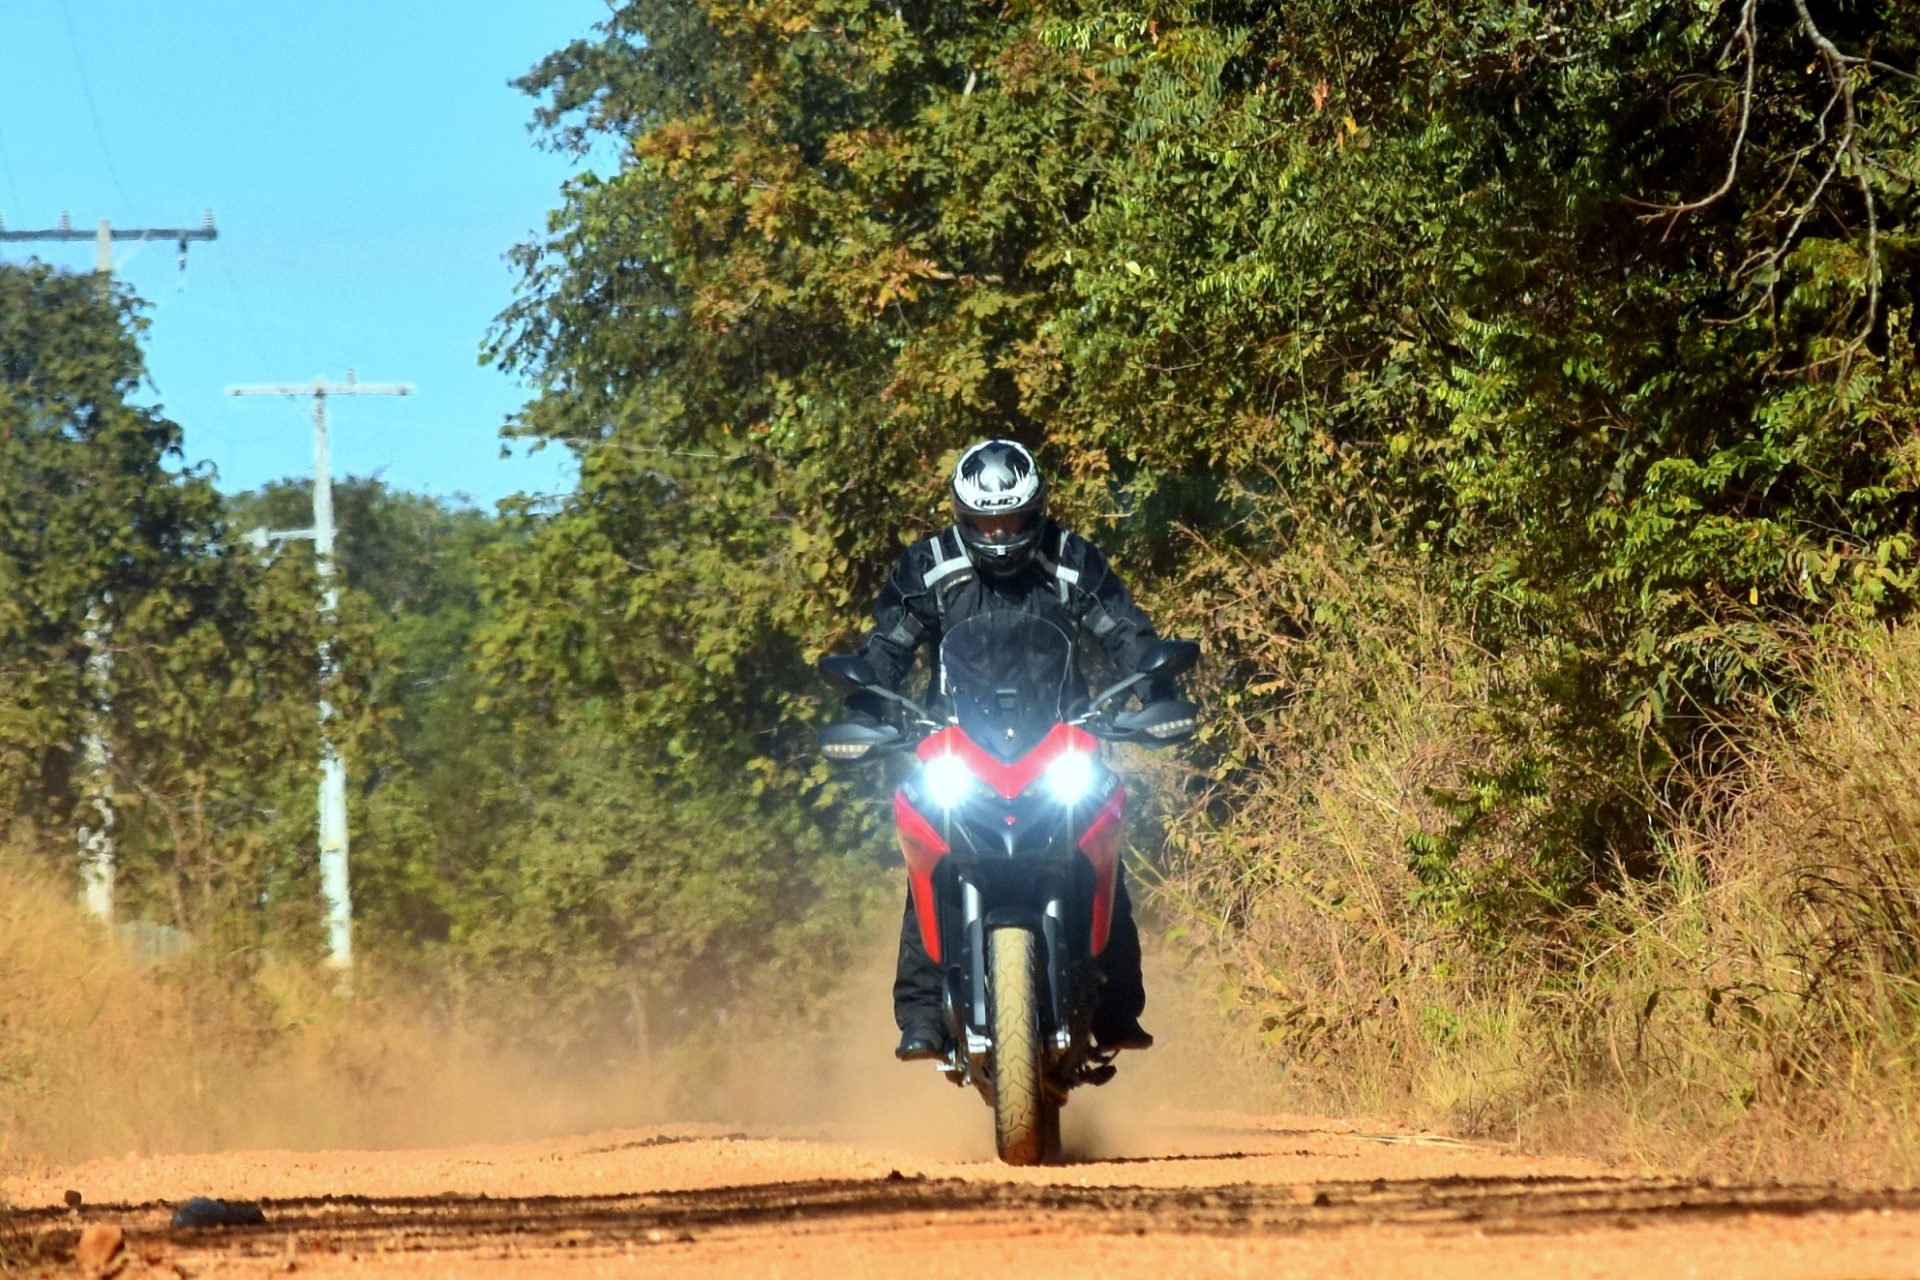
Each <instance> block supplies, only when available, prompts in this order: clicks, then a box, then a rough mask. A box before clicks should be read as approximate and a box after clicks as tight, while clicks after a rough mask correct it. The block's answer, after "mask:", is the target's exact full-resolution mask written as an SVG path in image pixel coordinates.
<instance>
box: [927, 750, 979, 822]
mask: <svg viewBox="0 0 1920 1280" xmlns="http://www.w3.org/2000/svg"><path fill="white" fill-rule="evenodd" d="M973 781H974V780H973V770H971V769H969V768H967V765H966V762H965V761H964V760H962V759H961V758H960V757H959V756H935V757H934V758H933V759H931V760H929V761H927V763H926V765H925V766H924V767H922V768H921V770H920V787H921V790H923V791H925V792H926V793H927V799H929V800H931V801H933V802H934V803H935V804H937V805H939V806H940V807H941V808H942V809H951V808H953V806H955V805H957V804H959V803H960V802H961V801H962V800H965V799H966V798H967V793H968V792H970V791H972V790H973Z"/></svg>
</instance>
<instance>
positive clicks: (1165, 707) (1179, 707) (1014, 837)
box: [820, 612, 1200, 1165]
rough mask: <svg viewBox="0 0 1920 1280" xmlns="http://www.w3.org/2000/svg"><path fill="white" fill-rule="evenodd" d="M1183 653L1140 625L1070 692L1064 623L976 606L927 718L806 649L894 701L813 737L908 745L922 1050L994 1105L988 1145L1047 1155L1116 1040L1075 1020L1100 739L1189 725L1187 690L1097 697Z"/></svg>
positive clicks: (1088, 926) (959, 633) (909, 849)
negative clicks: (1166, 695) (939, 1018)
mask: <svg viewBox="0 0 1920 1280" xmlns="http://www.w3.org/2000/svg"><path fill="white" fill-rule="evenodd" d="M1199 653H1200V649H1199V646H1198V645H1196V644H1194V643H1193V642H1191V641H1184V640H1157V641H1154V642H1153V643H1152V644H1151V645H1150V646H1149V647H1148V649H1147V650H1146V652H1145V654H1144V656H1143V657H1142V659H1141V662H1140V665H1139V669H1138V670H1137V671H1135V672H1134V673H1132V674H1131V675H1128V676H1127V677H1126V678H1125V679H1122V680H1121V681H1119V682H1118V683H1116V684H1114V685H1113V686H1111V687H1110V688H1108V689H1105V690H1103V691H1102V692H1101V693H1099V694H1098V695H1097V696H1095V697H1093V698H1092V699H1081V700H1079V703H1078V705H1073V706H1069V705H1067V703H1068V699H1069V697H1070V696H1071V691H1072V690H1073V689H1074V688H1075V687H1076V685H1078V678H1077V675H1076V672H1075V667H1074V661H1073V644H1072V641H1070V640H1069V639H1068V637H1067V635H1066V633H1065V632H1063V631H1062V630H1061V629H1060V628H1059V627H1058V626H1055V625H1054V624H1053V623H1051V622H1049V621H1047V620H1045V619H1043V618H1038V617H1034V616H1032V615H1029V614H1020V613H1011V612H1001V613H987V614H982V615H979V616H977V617H974V618H970V619H968V620H967V621H965V622H963V623H961V624H960V625H959V626H957V627H955V628H954V629H953V630H952V631H950V632H949V633H947V635H946V637H945V638H944V640H943V641H942V643H941V646H940V653H939V664H938V685H937V688H938V692H939V695H940V698H941V701H942V703H943V704H944V706H945V707H946V708H947V709H948V710H947V713H946V714H945V715H940V716H936V715H934V714H932V713H930V712H928V711H927V710H926V709H925V708H923V707H921V706H920V705H919V704H918V703H916V702H914V701H913V700H911V699H909V698H907V697H906V696H904V695H902V694H899V693H896V692H894V691H893V690H891V689H887V688H885V687H884V686H882V685H881V684H880V682H879V680H878V677H877V675H876V674H875V672H874V670H873V668H872V666H871V664H869V663H868V662H867V661H866V660H865V659H863V658H860V657H858V656H855V655H850V654H835V655H830V656H828V657H826V658H823V659H821V662H820V669H821V671H822V673H823V674H824V675H826V676H827V677H828V678H829V679H831V680H833V681H835V682H836V683H838V684H841V685H843V686H850V687H853V688H858V689H867V690H871V691H872V692H874V693H876V694H878V695H880V696H881V697H883V698H887V699H889V700H891V701H893V702H895V703H898V704H900V705H901V707H902V709H903V710H904V712H905V719H906V723H907V728H906V730H905V731H902V730H901V729H900V728H898V727H896V726H893V725H873V724H862V723H856V722H843V723H840V724H835V725H829V726H828V727H827V728H825V729H824V730H822V731H821V734H820V743H821V750H822V752H823V754H825V755H826V756H827V758H828V759H829V760H834V761H856V760H866V759H871V758H877V757H880V756H885V755H889V754H893V753H898V752H905V751H907V750H912V751H913V752H914V754H915V755H916V756H917V757H918V760H919V767H918V768H917V769H915V770H914V771H913V772H912V773H911V774H910V775H909V776H908V777H907V779H906V781H905V782H904V783H902V785H901V786H900V788H899V789H898V790H897V791H896V792H895V794H894V797H893V813H894V820H895V825H896V828H897V830H898V835H899V842H900V851H901V854H902V856H903V857H904V858H905V860H906V864H907V876H908V881H909V884H910V886H911V893H912V900H913V911H914V917H915V920H916V923H917V925H918V927H919V930H920V937H921V941H922V942H923V943H925V945H926V948H927V954H928V955H929V956H930V957H931V958H932V959H933V961H934V963H935V964H937V965H940V966H941V968H942V971H943V973H944V975H945V1009H944V1015H945V1021H946V1028H947V1036H948V1043H949V1044H950V1045H951V1046H952V1047H951V1049H950V1051H949V1053H948V1056H947V1057H946V1059H945V1060H944V1061H942V1062H940V1063H938V1064H937V1065H938V1066H939V1068H940V1070H941V1071H942V1072H944V1073H945V1074H946V1076H947V1078H948V1079H949V1080H951V1081H953V1082H954V1083H955V1084H956V1085H959V1086H961V1087H962V1088H964V1087H966V1086H968V1085H972V1086H973V1087H974V1088H976V1089H978V1090H979V1092H980V1095H981V1097H982V1098H984V1099H985V1101H986V1102H987V1105H988V1106H990V1107H992V1108H993V1121H994V1124H993V1129H994V1146H995V1149H996V1151H997V1152H998V1154H999V1157H1000V1159H1001V1160H1003V1161H1005V1162H1006V1163H1008V1164H1015V1165H1028V1164H1039V1163H1046V1162H1050V1161H1055V1160H1057V1159H1059V1156H1060V1108H1061V1107H1062V1106H1063V1105H1065V1103H1066V1100H1067V1095H1068V1093H1069V1092H1071V1091H1072V1090H1073V1089H1075V1088H1076V1087H1078V1086H1080V1085H1101V1084H1105V1083H1107V1081H1109V1080H1111V1079H1113V1077H1114V1074H1115V1066H1114V1059H1115V1057H1116V1053H1115V1052H1114V1051H1111V1050H1102V1049H1100V1048H1099V1047H1097V1046H1096V1045H1095V1044H1094V1041H1093V1036H1092V1023H1093V1014H1094V1007H1095V1002H1096V1000H1097V998H1098V994H1099V985H1100V982H1101V980H1102V979H1101V975H1100V972H1099V969H1098V967H1097V965H1096V964H1095V960H1096V958H1097V957H1098V956H1099V955H1100V954H1101V952H1102V951H1104V950H1105V948H1106V945H1107V936H1108V932H1109V927H1110V925H1111V922H1112V914H1113V902H1114V893H1115V886H1116V884H1117V882H1118V876H1119V867H1120V852H1121V846H1122V840H1123V835H1124V824H1125V818H1126V787H1125V785H1124V784H1123V783H1122V782H1121V781H1120V779H1119V778H1118V777H1117V776H1116V775H1115V774H1114V773H1113V771H1112V770H1111V769H1109V768H1108V767H1107V765H1106V763H1105V762H1104V761H1103V760H1102V759H1101V755H1100V743H1101V742H1102V741H1108V742H1139V743H1147V744H1154V745H1164V744H1169V743H1173V742H1177V741H1180V740H1182V739H1184V738H1187V737H1191V736H1192V733H1193V729H1194V721H1195V716H1196V714H1197V709H1196V708H1195V707H1194V706H1193V704H1191V703H1188V702H1180V701H1173V700H1162V701H1158V702H1152V703H1149V704H1147V705H1145V706H1143V707H1140V708H1138V709H1135V710H1131V711H1115V710H1110V705H1111V704H1113V703H1114V702H1115V700H1116V699H1118V698H1120V697H1121V696H1123V695H1125V694H1127V693H1129V692H1132V691H1133V690H1134V689H1135V688H1137V687H1138V686H1140V685H1142V684H1143V683H1145V682H1147V681H1149V680H1161V681H1164V680H1170V679H1172V678H1173V677H1176V676H1178V675H1181V674H1183V673H1184V672H1186V671H1187V670H1189V669H1190V668H1192V666H1193V665H1194V663H1195V662H1196V661H1197V660H1198V658H1199ZM1078 687H1080V688H1084V685H1079V686H1078Z"/></svg>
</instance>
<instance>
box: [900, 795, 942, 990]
mask: <svg viewBox="0 0 1920 1280" xmlns="http://www.w3.org/2000/svg"><path fill="white" fill-rule="evenodd" d="M893 821H894V830H895V831H897V832H899V835H900V856H901V857H902V858H904V859H905V860H906V863H907V884H908V885H909V886H910V890H911V892H912V894H913V915H914V919H915V920H917V921H918V922H919V924H920V939H921V941H923V942H924V943H926V945H927V955H928V956H929V957H930V958H931V959H932V960H933V962H934V963H935V964H941V963H944V960H943V958H942V956H941V954H940V916H939V911H938V908H937V907H936V905H935V900H934V893H933V871H934V868H935V867H937V866H939V865H940V859H942V858H944V857H946V856H947V842H946V840H945V839H943V838H942V837H941V835H940V833H939V832H938V831H936V830H934V829H933V824H931V823H929V822H928V821H927V820H926V819H925V818H923V817H921V816H920V811H919V810H918V809H916V808H914V807H913V804H912V802H911V801H909V800H908V799H907V796H906V792H905V791H896V792H894V793H893Z"/></svg>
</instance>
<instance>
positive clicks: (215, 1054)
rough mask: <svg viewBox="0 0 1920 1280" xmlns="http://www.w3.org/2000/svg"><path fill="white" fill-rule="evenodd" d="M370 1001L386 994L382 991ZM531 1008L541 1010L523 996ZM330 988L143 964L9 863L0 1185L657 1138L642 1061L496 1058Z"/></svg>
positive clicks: (476, 1044) (391, 1004) (432, 1024)
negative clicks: (137, 1159)
mask: <svg viewBox="0 0 1920 1280" xmlns="http://www.w3.org/2000/svg"><path fill="white" fill-rule="evenodd" d="M374 985H377V984H374ZM525 998H527V999H532V998H533V997H532V996H531V995H530V994H529V995H527V996H526V997H525ZM425 1004H426V1001H424V1000H419V1001H414V1000H409V999H408V998H407V996H406V994H405V993H388V994H386V995H384V996H373V997H368V996H363V997H362V998H360V999H356V1000H344V999H341V998H339V997H337V996H335V995H334V994H333V992H332V989H331V986H330V984H329V983H328V982H327V981H326V980H325V979H324V977H323V975H321V974H319V973H316V972H313V971H310V970H303V969H301V968H299V967H297V966H291V965H268V966H267V967H265V968H264V969H261V970H259V971H257V972H254V973H251V974H248V975H244V976H238V977H236V975H234V974H232V973H224V972H217V971H216V970H215V967H214V965H213V964H212V962H211V958H210V957H207V956H205V955H200V954H196V953H193V952H188V953H186V954H183V955H182V956H179V957H174V958H172V959H170V960H168V961H166V962H164V963H161V964H158V965H152V964H145V963H142V962H141V961H140V960H139V959H137V958H136V957H135V956H134V955H133V954H132V953H131V952H130V951H128V950H126V949H124V948H122V947H120V946H118V945H117V944H115V943H114V942H112V941H110V940H109V939H108V938H107V937H106V936H105V934H104V931H103V930H102V929H101V928H100V927H99V926H98V925H97V924H95V923H94V922H92V921H90V920H87V919H85V918H84V917H83V916H82V915H81V914H80V912H79V911H78V910H77V909H76V907H75V906H74V905H73V903H72V895H71V893H70V892H69V891H68V890H67V888H66V887H65V886H64V885H63V884H59V883H56V882H55V881H54V880H53V879H52V878H50V877H48V876H46V875H44V874H39V873H37V872H35V871H34V870H32V869H30V868H28V867H26V866H23V865H22V863H21V861H20V860H19V859H17V858H16V859H10V858H7V857H5V856H0V1172H7V1171H14V1172H19V1171H23V1170H31V1169H34V1168H43V1167H46V1166H48V1165H51V1164H60V1163H65V1162H68V1161H73V1160H78V1159H83V1158H87V1157H91V1156H95V1155H103V1154H121V1153H126V1152H150V1151H176V1152H177V1151H203V1150H217V1149H223V1148H230V1147H259V1146H280V1147H298V1148H315V1147H325V1146H360V1145H380V1146H391V1145H404V1144H410V1143H429V1142H446V1141H461V1140H480V1139H490V1138H515V1137H525V1136H535V1135H538V1134H543V1133H549V1132H564V1131H571V1130H574V1129H577V1128H579V1127H581V1126H582V1125H587V1124H613V1123H622V1122H632V1121H636V1120H639V1119H642V1118H646V1117H648V1116H650V1115H651V1114H653V1112H654V1111H656V1110H657V1109H658V1102H657V1097H658V1094H659V1089H658V1088H657V1087H656V1082H655V1081H653V1080H652V1079H650V1078H648V1077H647V1075H646V1074H645V1073H644V1072H643V1071H642V1070H641V1069H640V1067H639V1066H638V1065H637V1064H634V1063H632V1062H631V1060H630V1055H624V1054H623V1055H616V1056H612V1057H600V1058H596V1057H594V1056H593V1055H592V1054H590V1053H587V1052H574V1053H571V1054H565V1055H563V1054H560V1053H558V1052H549V1051H548V1050H547V1049H546V1048H545V1047H544V1046H543V1045H541V1044H539V1043H528V1042H514V1043H508V1042H505V1041H503V1040H502V1039H501V1038H500V1037H498V1035H497V1034H495V1033H494V1032H493V1030H492V1029H491V1025H490V1024H488V1023H487V1022H485V1021H483V1020H479V1019H476V1020H475V1022H474V1024H473V1025H471V1026H469V1025H450V1024H449V1023H447V1022H446V1021H444V1020H441V1019H435V1018H428V1017H424V1016H421V1015H420V1013H419V1012H418V1010H419V1008H420V1007H423V1006H424V1005H425Z"/></svg>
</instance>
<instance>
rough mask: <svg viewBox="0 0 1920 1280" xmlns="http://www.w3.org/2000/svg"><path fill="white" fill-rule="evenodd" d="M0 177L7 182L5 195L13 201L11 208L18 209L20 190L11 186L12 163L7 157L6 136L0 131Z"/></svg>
mask: <svg viewBox="0 0 1920 1280" xmlns="http://www.w3.org/2000/svg"><path fill="white" fill-rule="evenodd" d="M0 176H4V177H5V178H6V180H7V195H8V196H9V197H11V198H12V200H13V207H14V208H16V209H18V208H19V207H20V188H19V187H16V186H14V185H13V161H12V160H10V159H9V158H8V157H7V135H6V133H5V131H0Z"/></svg>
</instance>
